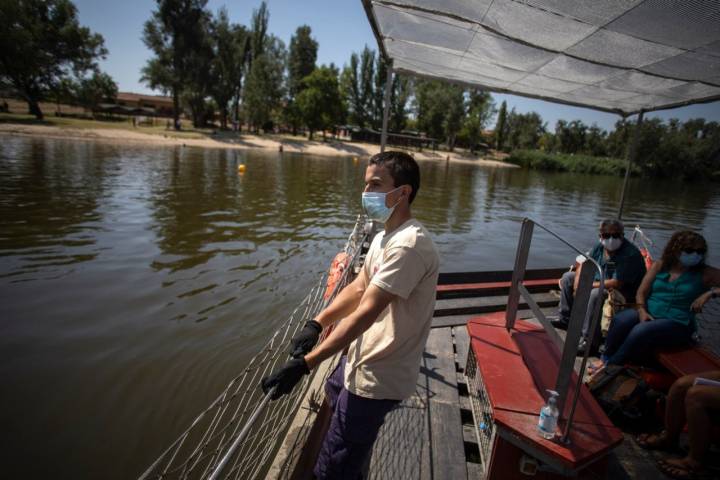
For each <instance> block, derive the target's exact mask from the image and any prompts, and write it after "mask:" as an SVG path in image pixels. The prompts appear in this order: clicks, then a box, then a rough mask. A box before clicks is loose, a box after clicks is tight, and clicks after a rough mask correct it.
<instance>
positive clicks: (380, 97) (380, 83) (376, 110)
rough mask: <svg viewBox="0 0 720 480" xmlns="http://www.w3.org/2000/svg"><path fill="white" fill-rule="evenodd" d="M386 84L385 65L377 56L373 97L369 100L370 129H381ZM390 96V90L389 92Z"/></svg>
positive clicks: (380, 56) (379, 56) (380, 57)
mask: <svg viewBox="0 0 720 480" xmlns="http://www.w3.org/2000/svg"><path fill="white" fill-rule="evenodd" d="M386 83H387V65H386V64H385V61H384V60H383V58H382V55H378V56H377V59H376V61H375V74H374V80H373V95H372V100H371V108H372V127H373V128H374V129H375V130H380V129H382V122H383V113H384V112H385V84H386ZM390 94H391V95H392V90H391V91H390Z"/></svg>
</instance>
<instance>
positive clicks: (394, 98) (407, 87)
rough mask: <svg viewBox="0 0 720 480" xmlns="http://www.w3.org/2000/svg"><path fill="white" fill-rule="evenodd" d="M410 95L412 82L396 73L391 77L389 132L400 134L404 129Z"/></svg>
mask: <svg viewBox="0 0 720 480" xmlns="http://www.w3.org/2000/svg"><path fill="white" fill-rule="evenodd" d="M412 94H413V83H412V81H411V80H410V79H409V78H408V77H406V76H405V75H403V74H399V73H396V74H395V75H394V77H393V88H392V91H391V93H390V95H391V96H390V119H389V126H388V129H389V130H391V131H393V132H401V131H403V130H404V129H405V127H406V125H407V121H408V103H409V101H410V98H411V97H412Z"/></svg>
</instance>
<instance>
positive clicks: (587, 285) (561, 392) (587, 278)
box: [555, 260, 596, 417]
mask: <svg viewBox="0 0 720 480" xmlns="http://www.w3.org/2000/svg"><path fill="white" fill-rule="evenodd" d="M595 272H596V269H595V264H594V263H593V262H592V261H590V260H586V261H585V263H583V265H582V268H581V270H580V281H579V282H578V288H577V291H575V300H574V301H573V307H572V310H571V311H570V323H568V329H567V335H566V336H565V345H564V347H563V351H562V358H561V360H560V368H559V371H558V376H557V380H556V381H555V391H556V392H558V410H560V416H561V417H562V416H563V409H564V407H565V402H566V400H567V393H568V388H569V387H570V379H571V377H572V374H573V370H574V367H575V357H576V356H577V350H578V344H579V343H580V335H581V334H582V327H583V322H584V321H585V314H586V312H587V309H588V308H589V305H588V303H589V302H590V292H591V291H592V289H593V280H594V279H595ZM588 348H589V347H588ZM575 393H576V394H578V393H579V392H575Z"/></svg>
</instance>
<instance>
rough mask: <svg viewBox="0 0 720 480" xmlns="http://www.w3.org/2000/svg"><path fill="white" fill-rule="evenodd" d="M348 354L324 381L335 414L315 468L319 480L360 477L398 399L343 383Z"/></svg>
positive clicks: (347, 479)
mask: <svg viewBox="0 0 720 480" xmlns="http://www.w3.org/2000/svg"><path fill="white" fill-rule="evenodd" d="M346 360H347V359H346V357H344V356H343V357H342V358H341V359H340V362H339V363H338V365H337V367H335V370H334V371H333V373H332V374H331V375H330V377H329V378H328V380H327V382H325V394H326V395H327V400H328V403H329V404H330V408H332V411H333V414H332V419H331V420H330V427H329V428H328V431H327V433H326V434H325V439H324V440H323V444H322V447H321V448H320V454H319V455H318V459H317V462H316V463H315V468H314V470H313V472H314V473H315V477H316V478H317V479H318V480H331V479H332V480H334V479H338V480H339V479H342V480H357V479H360V478H362V475H363V472H362V469H363V465H364V464H365V461H366V460H367V458H368V456H369V455H370V452H371V451H372V447H373V443H375V438H376V437H377V434H378V432H379V431H380V427H381V426H382V424H383V421H384V420H385V415H387V413H388V412H389V411H390V410H392V409H393V408H395V406H396V405H397V404H399V403H400V401H399V400H378V399H375V398H365V397H361V396H359V395H355V394H354V393H350V392H348V391H347V390H346V389H345V387H344V386H343V378H344V374H345V362H346Z"/></svg>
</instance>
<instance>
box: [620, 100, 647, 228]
mask: <svg viewBox="0 0 720 480" xmlns="http://www.w3.org/2000/svg"><path fill="white" fill-rule="evenodd" d="M644 116H645V111H644V110H640V113H639V114H638V119H637V123H636V124H635V131H634V132H633V138H632V139H631V140H630V145H629V146H628V149H627V154H626V156H627V167H626V168H625V180H624V181H623V187H622V192H621V193H620V207H619V208H618V214H617V219H618V220H622V214H623V207H625V193H626V192H627V187H628V182H629V181H630V167H631V166H632V164H633V162H634V161H635V157H636V156H637V146H638V141H639V139H640V128H641V127H642V123H643V117H644Z"/></svg>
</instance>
